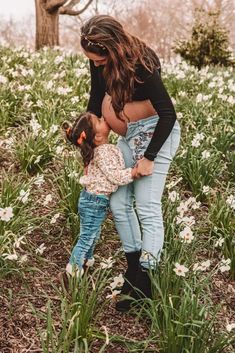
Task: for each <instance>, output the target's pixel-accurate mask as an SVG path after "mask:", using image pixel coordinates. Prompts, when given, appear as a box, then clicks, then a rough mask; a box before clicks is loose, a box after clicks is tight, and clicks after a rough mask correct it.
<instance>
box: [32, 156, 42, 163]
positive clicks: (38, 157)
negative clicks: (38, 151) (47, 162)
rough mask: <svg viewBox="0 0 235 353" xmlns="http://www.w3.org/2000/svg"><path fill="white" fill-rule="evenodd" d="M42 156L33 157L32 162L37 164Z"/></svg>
mask: <svg viewBox="0 0 235 353" xmlns="http://www.w3.org/2000/svg"><path fill="white" fill-rule="evenodd" d="M41 158H42V156H37V158H36V159H35V161H34V163H35V164H37V163H39V162H40V160H41Z"/></svg>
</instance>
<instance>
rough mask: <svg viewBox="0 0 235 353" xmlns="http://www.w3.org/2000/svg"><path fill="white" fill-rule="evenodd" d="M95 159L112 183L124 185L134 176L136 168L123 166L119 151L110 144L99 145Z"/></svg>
mask: <svg viewBox="0 0 235 353" xmlns="http://www.w3.org/2000/svg"><path fill="white" fill-rule="evenodd" d="M95 160H96V163H97V166H98V167H99V169H100V170H101V171H102V173H103V174H104V175H105V176H106V178H107V179H108V181H110V182H111V183H112V184H114V185H126V184H128V183H130V182H132V181H133V179H134V178H135V174H136V168H125V162H124V159H123V156H122V153H121V151H120V150H119V148H117V147H116V146H114V145H112V144H108V145H102V146H100V147H99V148H98V149H97V151H96V158H95Z"/></svg>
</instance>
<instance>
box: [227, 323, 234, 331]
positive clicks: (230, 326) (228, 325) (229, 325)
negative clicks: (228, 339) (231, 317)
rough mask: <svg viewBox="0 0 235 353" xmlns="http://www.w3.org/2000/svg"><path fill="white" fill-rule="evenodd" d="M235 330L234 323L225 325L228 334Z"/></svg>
mask: <svg viewBox="0 0 235 353" xmlns="http://www.w3.org/2000/svg"><path fill="white" fill-rule="evenodd" d="M234 329H235V322H232V323H231V324H227V325H226V330H227V331H228V332H231V331H232V330H234Z"/></svg>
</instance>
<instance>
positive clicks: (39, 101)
mask: <svg viewBox="0 0 235 353" xmlns="http://www.w3.org/2000/svg"><path fill="white" fill-rule="evenodd" d="M36 105H37V106H38V107H39V108H42V107H43V103H42V101H41V100H39V99H38V100H37V102H36Z"/></svg>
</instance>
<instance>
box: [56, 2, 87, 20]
mask: <svg viewBox="0 0 235 353" xmlns="http://www.w3.org/2000/svg"><path fill="white" fill-rule="evenodd" d="M92 1H93V0H88V2H87V3H86V5H85V6H84V7H83V8H82V9H81V10H73V9H72V6H74V5H75V4H77V3H78V2H77V1H76V0H71V2H69V4H68V5H66V6H62V7H61V8H60V10H59V13H60V15H70V16H78V15H80V14H81V13H82V12H84V11H85V10H86V9H87V8H88V6H89V5H90V4H91V3H92Z"/></svg>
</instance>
